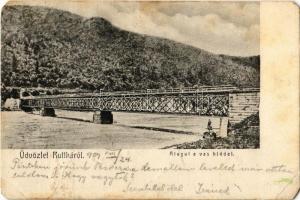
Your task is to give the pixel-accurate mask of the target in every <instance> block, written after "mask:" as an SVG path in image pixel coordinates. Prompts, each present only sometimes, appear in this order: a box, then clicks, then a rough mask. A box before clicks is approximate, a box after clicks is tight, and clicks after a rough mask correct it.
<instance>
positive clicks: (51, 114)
mask: <svg viewBox="0 0 300 200" xmlns="http://www.w3.org/2000/svg"><path fill="white" fill-rule="evenodd" d="M40 115H41V116H49V117H55V110H54V108H42V109H41V110H40Z"/></svg>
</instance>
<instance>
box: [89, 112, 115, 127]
mask: <svg viewBox="0 0 300 200" xmlns="http://www.w3.org/2000/svg"><path fill="white" fill-rule="evenodd" d="M113 121H114V119H113V114H112V112H111V111H95V112H94V114H93V122H94V123H95V124H112V123H113Z"/></svg>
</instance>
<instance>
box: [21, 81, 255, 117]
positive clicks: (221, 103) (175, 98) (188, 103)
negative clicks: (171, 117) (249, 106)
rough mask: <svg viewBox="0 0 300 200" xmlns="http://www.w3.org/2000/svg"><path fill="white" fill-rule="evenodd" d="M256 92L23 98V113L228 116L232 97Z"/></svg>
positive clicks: (221, 89)
mask: <svg viewBox="0 0 300 200" xmlns="http://www.w3.org/2000/svg"><path fill="white" fill-rule="evenodd" d="M246 90H247V91H251V90H257V89H255V88H252V89H251V88H247V89H238V88H236V87H232V86H219V87H198V88H182V89H168V90H152V89H148V90H140V91H119V92H102V91H101V92H100V93H81V94H64V95H40V96H34V97H33V96H29V97H21V107H22V108H24V109H41V108H53V109H64V110H74V111H98V110H100V111H124V112H153V113H173V114H190V115H208V116H212V115H213V116H228V114H229V113H228V111H229V94H230V93H234V92H243V91H246Z"/></svg>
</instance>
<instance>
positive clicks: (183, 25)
mask: <svg viewBox="0 0 300 200" xmlns="http://www.w3.org/2000/svg"><path fill="white" fill-rule="evenodd" d="M9 3H10V4H25V5H37V6H47V7H52V8H57V9H61V10H66V11H70V12H72V13H75V14H78V15H81V16H83V17H85V18H90V17H103V18H105V19H107V20H109V21H110V22H111V23H112V24H113V25H115V26H117V27H120V28H122V29H125V30H128V31H133V32H136V33H142V34H147V35H152V36H158V37H163V38H168V39H171V40H175V41H178V42H181V43H185V44H188V45H191V46H194V47H198V48H201V49H204V50H206V51H209V52H212V53H216V54H226V55H235V56H251V55H259V33H260V26H259V25H260V24H259V23H260V22H259V15H260V12H259V2H207V1H202V2H199V1H198V2H195V1H189V2H182V1H175V2H162V1H143V2H141V1H140V2H136V1H123V2H120V1H118V2H112V1H99V0H85V1H83V0H71V1H66V0H48V1H47V0H18V1H11V2H9Z"/></svg>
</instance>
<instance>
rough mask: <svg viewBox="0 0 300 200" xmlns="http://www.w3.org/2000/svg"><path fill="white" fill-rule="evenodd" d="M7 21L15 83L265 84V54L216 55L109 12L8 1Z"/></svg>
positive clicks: (8, 72) (9, 76) (5, 75)
mask: <svg viewBox="0 0 300 200" xmlns="http://www.w3.org/2000/svg"><path fill="white" fill-rule="evenodd" d="M1 22H2V35H1V40H2V45H1V47H2V49H1V50H2V51H1V62H2V75H1V76H2V77H1V78H2V82H3V83H4V84H5V85H9V86H32V87H35V86H37V85H41V86H45V87H59V88H78V87H80V88H83V89H90V90H95V89H97V90H99V89H104V90H132V89H146V88H168V87H182V86H185V87H190V86H195V85H220V84H232V85H236V86H244V87H245V86H248V87H249V86H250V87H258V86H259V56H254V57H246V58H243V57H233V56H226V55H216V54H212V53H209V52H206V51H204V50H201V49H198V48H194V47H191V46H188V45H184V44H181V43H177V42H174V41H171V40H168V39H162V38H157V37H152V36H147V35H141V34H137V33H132V32H128V31H125V30H121V29H119V28H117V27H115V26H113V25H112V24H111V23H110V22H108V21H107V20H105V19H103V18H90V19H85V18H83V17H81V16H78V15H75V14H72V13H69V12H66V11H61V10H56V9H50V8H44V7H30V6H6V7H4V8H3V10H2V21H1Z"/></svg>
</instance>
